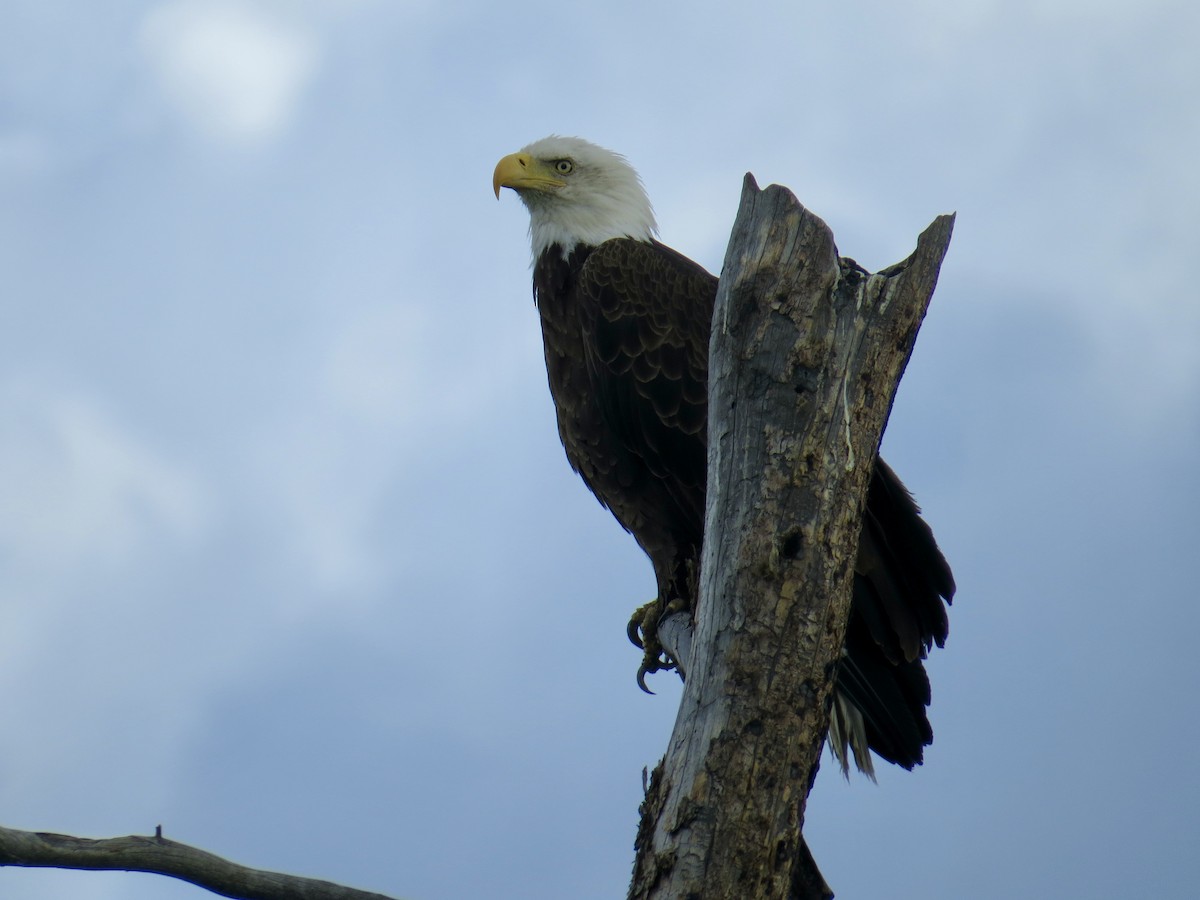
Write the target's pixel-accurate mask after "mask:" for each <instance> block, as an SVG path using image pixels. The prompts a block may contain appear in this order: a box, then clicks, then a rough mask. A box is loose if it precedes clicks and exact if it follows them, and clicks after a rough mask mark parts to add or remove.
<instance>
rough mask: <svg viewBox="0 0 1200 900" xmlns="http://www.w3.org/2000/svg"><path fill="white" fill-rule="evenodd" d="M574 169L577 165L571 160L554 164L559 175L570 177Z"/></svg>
mask: <svg viewBox="0 0 1200 900" xmlns="http://www.w3.org/2000/svg"><path fill="white" fill-rule="evenodd" d="M574 168H575V164H574V163H573V162H571V161H570V160H569V159H560V160H558V161H557V162H556V163H555V164H554V171H555V172H557V173H558V174H559V175H570V174H571V170H572V169H574Z"/></svg>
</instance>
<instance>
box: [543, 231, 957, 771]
mask: <svg viewBox="0 0 1200 900" xmlns="http://www.w3.org/2000/svg"><path fill="white" fill-rule="evenodd" d="M716 293H717V279H716V278H715V277H714V276H712V275H711V274H709V273H708V272H706V271H705V270H704V269H703V268H701V267H700V266H699V265H697V264H696V263H694V262H692V261H691V260H689V259H687V258H686V257H683V256H681V255H679V254H678V253H676V252H675V251H673V250H671V249H669V248H668V247H665V246H663V245H662V244H659V243H657V242H655V241H646V240H634V239H630V238H617V239H612V240H606V241H604V242H603V243H601V244H600V245H599V246H597V247H593V246H589V245H587V244H577V245H576V246H575V247H574V248H573V249H572V250H571V252H570V253H569V254H566V255H564V254H563V252H562V249H561V247H559V246H558V245H557V244H552V245H550V246H549V247H547V248H546V249H545V250H544V251H543V252H542V253H541V254H540V255H539V257H538V258H537V260H536V261H535V265H534V295H535V299H536V301H537V306H538V310H539V313H540V316H541V323H542V334H543V338H544V343H545V351H546V370H547V374H548V376H549V382H550V392H551V394H552V395H553V398H554V404H555V408H556V410H557V413H558V429H559V435H560V436H561V438H562V442H563V446H564V447H565V448H566V452H567V458H568V459H569V460H570V463H571V465H572V467H573V468H574V469H575V470H576V471H577V472H579V474H580V475H581V476H582V477H583V480H584V481H585V482H586V484H587V485H588V487H589V488H590V489H591V490H592V492H593V493H594V494H595V495H596V497H597V498H598V499H599V500H600V502H601V503H603V504H604V505H605V506H607V507H608V508H609V509H610V510H611V511H612V512H613V514H614V515H615V516H616V518H617V519H618V521H620V523H621V524H622V525H623V526H625V528H626V529H628V530H629V531H630V532H631V533H632V534H633V536H634V537H635V538H636V539H637V541H638V543H639V544H640V545H641V547H642V549H643V550H645V552H646V554H647V555H648V556H649V557H650V560H651V562H652V563H653V565H654V572H655V576H656V578H657V581H658V592H659V598H660V600H662V601H663V603H669V602H671V601H682V602H683V603H684V604H686V605H687V606H688V607H689V608H694V604H695V601H696V599H697V598H696V597H695V573H696V572H698V570H699V559H700V551H701V546H702V543H703V537H704V503H705V486H706V473H707V426H708V342H709V330H710V327H711V321H712V311H713V304H714V301H715V298H716ZM953 593H954V581H953V578H952V577H951V574H950V569H949V567H948V566H947V565H946V562H945V560H944V559H943V557H942V554H941V552H940V551H939V550H938V548H937V545H936V543H935V542H934V539H933V535H932V533H931V532H930V530H929V528H928V526H927V525H926V524H925V523H924V522H923V521H922V520H921V518H920V516H919V510H918V509H917V507H916V505H915V504H914V503H913V501H912V499H911V497H910V496H909V494H908V492H907V491H906V490H905V488H904V486H903V485H902V484H901V483H900V481H899V480H898V479H897V478H896V476H895V474H894V473H893V472H892V471H891V469H890V468H888V467H887V466H886V465H885V464H884V463H883V462H882V460H878V461H877V463H876V466H875V471H874V474H873V477H872V481H871V485H870V489H869V494H868V499H867V508H866V513H865V516H864V526H863V534H862V538H861V542H860V547H859V555H858V560H857V563H856V566H855V591H854V600H853V606H852V612H851V620H850V623H849V629H848V632H847V639H846V656H845V658H844V659H843V664H842V667H841V669H840V671H839V675H838V688H839V690H840V691H841V692H843V693H844V694H845V695H846V697H848V698H849V700H850V702H851V703H852V704H853V705H854V706H855V707H857V709H858V710H860V711H861V713H862V715H863V721H864V725H865V732H866V738H867V741H868V743H869V745H870V748H871V749H872V750H874V751H875V752H876V753H878V754H879V755H880V756H882V757H883V758H885V759H888V760H890V761H892V762H895V763H898V764H899V765H902V766H904V767H906V768H911V767H912V766H913V765H915V764H917V763H919V762H920V761H921V757H922V749H923V747H924V746H925V745H926V744H928V743H929V742H930V740H931V739H932V731H931V729H930V726H929V721H928V718H927V717H926V715H925V708H926V706H928V704H929V682H928V679H927V678H926V675H925V671H924V667H923V665H922V663H921V660H922V658H923V657H924V654H925V651H926V650H927V649H928V648H929V646H930V645H931V644H932V643H935V642H936V643H937V644H939V645H940V644H941V643H942V642H943V641H944V640H945V638H946V630H947V621H946V613H945V607H944V606H943V602H942V601H943V598H944V599H945V600H947V601H949V600H950V598H951V597H952V595H953ZM864 754H865V751H864Z"/></svg>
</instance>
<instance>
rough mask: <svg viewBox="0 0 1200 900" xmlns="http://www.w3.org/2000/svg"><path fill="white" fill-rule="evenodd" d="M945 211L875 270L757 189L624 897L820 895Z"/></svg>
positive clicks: (712, 395)
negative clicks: (895, 427)
mask: <svg viewBox="0 0 1200 900" xmlns="http://www.w3.org/2000/svg"><path fill="white" fill-rule="evenodd" d="M952 226H953V217H952V216H941V217H939V218H938V219H937V220H936V221H935V222H934V223H933V225H931V226H930V227H929V228H928V229H927V230H926V231H925V233H924V234H922V235H921V237H920V239H919V241H918V244H917V250H916V252H915V253H914V254H913V255H912V256H911V257H910V258H909V259H908V260H906V261H905V262H903V263H900V264H898V265H896V266H892V267H890V268H888V269H886V270H884V271H883V272H881V273H879V274H876V275H869V274H868V273H866V272H865V271H863V270H862V269H860V268H859V267H858V266H857V265H856V264H855V263H854V262H853V261H852V260H848V259H840V258H839V257H838V253H837V248H836V247H835V246H834V242H833V236H832V234H831V233H830V231H829V229H828V227H827V226H826V225H825V223H824V222H822V221H821V220H820V219H818V218H817V217H816V216H814V215H813V214H812V213H810V212H808V211H807V210H806V209H804V208H803V207H802V206H800V204H799V203H798V202H797V201H796V199H795V197H794V196H792V194H791V193H790V192H789V191H787V190H786V189H784V188H780V187H778V186H772V187H769V188H767V189H766V190H765V191H759V189H758V186H757V184H755V182H754V179H753V178H752V177H751V176H749V175H748V176H747V177H746V183H745V186H744V188H743V192H742V202H741V208H740V210H739V212H738V217H737V221H736V222H735V224H734V228H733V235H732V238H731V240H730V244H729V248H728V250H727V252H726V256H725V264H724V268H723V269H722V273H721V284H720V290H719V292H718V295H717V305H716V311H715V315H714V320H713V333H712V342H711V345H710V359H709V460H708V472H709V476H708V500H707V503H708V505H707V509H706V517H705V545H704V556H703V561H702V565H701V586H700V601H699V607H698V609H697V611H696V625H695V632H694V634H693V635H692V646H691V652H690V656H689V657H687V658H685V659H684V660H683V661H684V663H685V669H686V672H687V678H686V685H685V687H684V694H683V699H682V701H681V704H680V709H679V715H678V718H677V720H676V724H675V729H674V733H673V734H672V736H671V741H670V745H669V747H668V750H667V754H666V756H665V758H664V760H663V762H662V763H661V764H660V765H659V767H658V768H657V769H656V771H655V774H654V778H653V779H652V781H651V785H650V788H649V790H648V792H647V795H646V800H645V803H644V805H643V809H642V822H641V826H640V828H639V831H638V838H637V859H636V862H635V868H634V879H633V883H632V885H631V887H630V893H629V896H630V897H631V898H635V900H651V898H653V900H667V898H678V900H683V898H689V900H691V898H708V897H712V898H728V897H737V898H739V900H743V898H744V900H754V898H786V900H793V898H796V900H799V898H811V897H828V896H832V895H831V894H830V893H829V889H828V887H827V886H826V885H825V883H824V881H823V879H822V878H821V875H820V872H819V871H818V870H817V868H816V865H815V863H814V862H813V860H812V857H811V855H810V854H809V853H808V848H807V846H806V845H805V843H804V840H803V838H802V836H801V826H802V824H803V821H804V806H805V802H806V800H807V798H808V792H809V789H810V788H811V786H812V782H813V779H814V778H815V776H816V772H817V766H818V762H819V757H820V752H821V747H822V745H823V742H824V738H825V733H826V731H827V729H828V725H829V707H830V702H831V698H832V689H833V678H834V675H835V673H836V669H837V662H838V659H839V657H840V654H841V648H842V645H843V642H844V638H845V630H846V622H847V618H848V616H849V608H850V591H851V585H852V577H851V576H852V567H853V561H854V558H855V554H856V550H857V544H858V535H859V533H860V530H861V516H862V508H863V504H864V502H865V494H866V487H867V482H868V477H869V474H870V470H871V466H872V463H873V461H874V459H875V455H876V453H877V450H878V447H879V441H880V437H881V435H882V433H883V428H884V425H885V424H886V421H887V416H888V413H889V411H890V409H891V405H892V400H893V398H894V396H895V391H896V387H897V385H898V384H899V381H900V376H901V374H902V373H903V371H904V367H905V365H906V364H907V362H908V358H909V355H910V354H911V352H912V347H913V343H914V341H915V339H916V335H917V330H918V329H919V327H920V323H921V320H922V318H923V317H924V314H925V310H926V309H927V308H928V304H929V300H930V298H931V297H932V294H933V289H934V286H935V284H936V282H937V274H938V269H939V267H940V265H941V261H942V258H943V256H944V254H945V251H946V248H947V245H948V244H949V240H950V233H951V229H952Z"/></svg>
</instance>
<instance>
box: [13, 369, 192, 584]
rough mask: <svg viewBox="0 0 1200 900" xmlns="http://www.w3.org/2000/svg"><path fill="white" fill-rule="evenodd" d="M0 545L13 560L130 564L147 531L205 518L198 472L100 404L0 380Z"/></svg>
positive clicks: (179, 533) (181, 528)
mask: <svg viewBox="0 0 1200 900" xmlns="http://www.w3.org/2000/svg"><path fill="white" fill-rule="evenodd" d="M0 496H2V497H3V501H2V502H0V548H3V550H4V551H5V555H10V558H12V559H15V560H16V561H17V562H18V564H22V563H23V564H25V565H32V566H34V567H39V568H40V567H42V566H43V565H45V564H47V563H49V564H51V565H53V566H54V567H55V568H58V569H63V568H69V567H70V566H71V565H72V564H73V563H76V562H89V563H94V562H101V561H103V562H106V563H110V564H112V563H116V564H127V563H128V562H129V561H130V560H131V559H132V557H133V556H134V555H135V554H136V552H137V551H138V549H139V547H141V546H142V545H144V543H145V542H146V541H148V540H149V539H150V538H151V537H154V536H159V535H163V534H167V535H171V536H174V537H184V538H185V537H189V536H192V535H194V534H196V533H197V531H198V530H199V529H200V528H201V527H202V526H203V523H204V521H205V519H206V514H205V509H204V503H203V501H202V497H201V490H200V487H199V485H198V484H197V483H196V481H195V479H194V478H193V477H192V476H191V475H190V474H189V473H187V472H185V471H183V470H181V469H179V468H178V467H177V466H175V465H174V464H172V463H171V462H169V461H168V460H166V459H163V458H162V457H160V456H159V455H158V454H157V453H155V451H154V450H152V449H150V448H149V447H147V446H145V445H144V444H142V443H141V442H139V441H138V439H137V438H135V437H134V436H133V435H131V434H129V433H128V432H126V431H125V430H124V429H123V428H122V427H121V425H120V424H119V423H118V422H117V421H116V420H114V418H113V417H112V416H111V415H109V414H108V413H107V412H106V411H105V410H104V409H103V408H102V407H101V406H100V405H99V404H98V403H96V402H95V401H93V400H90V399H88V398H85V397H81V396H73V395H70V394H67V393H63V392H57V391H54V390H50V389H47V388H44V387H39V386H33V385H29V384H27V383H20V382H10V383H8V384H4V385H0Z"/></svg>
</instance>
